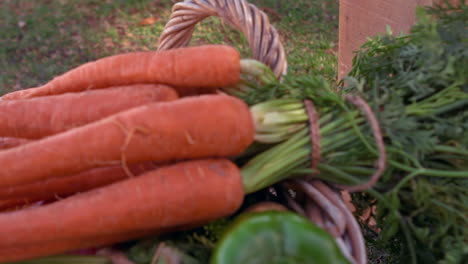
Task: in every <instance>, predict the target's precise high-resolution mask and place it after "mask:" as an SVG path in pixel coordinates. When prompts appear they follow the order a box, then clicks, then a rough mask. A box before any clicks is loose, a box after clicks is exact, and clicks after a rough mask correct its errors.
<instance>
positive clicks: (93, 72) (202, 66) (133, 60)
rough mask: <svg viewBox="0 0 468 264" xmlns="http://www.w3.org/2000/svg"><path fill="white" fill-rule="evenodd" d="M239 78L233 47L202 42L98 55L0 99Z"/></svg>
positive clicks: (195, 88) (201, 86) (205, 85)
mask: <svg viewBox="0 0 468 264" xmlns="http://www.w3.org/2000/svg"><path fill="white" fill-rule="evenodd" d="M239 80H240V55H239V52H238V51H237V50H236V49H235V48H233V47H229V46H224V45H203V46H197V47H186V48H178V49H172V50H166V51H152V52H132V53H125V54H118V55H114V56H110V57H105V58H101V59H99V60H96V61H92V62H88V63H86V64H83V65H81V66H79V67H77V68H75V69H72V70H70V71H68V72H66V73H64V74H62V75H60V76H58V77H56V78H54V79H53V80H51V81H50V82H48V83H46V84H45V85H43V86H39V87H36V88H29V89H25V90H21V91H16V92H11V93H8V94H6V95H4V96H3V97H1V99H3V100H18V99H27V98H32V97H37V96H46V95H53V94H61V93H67V92H79V91H84V90H89V89H98V88H106V87H111V86H118V85H128V84H137V83H159V84H167V85H170V86H174V87H175V88H176V89H177V91H178V92H179V93H180V94H181V95H185V94H194V93H199V92H213V91H214V90H216V89H217V88H219V87H222V86H229V85H233V84H235V83H237V82H238V81H239Z"/></svg>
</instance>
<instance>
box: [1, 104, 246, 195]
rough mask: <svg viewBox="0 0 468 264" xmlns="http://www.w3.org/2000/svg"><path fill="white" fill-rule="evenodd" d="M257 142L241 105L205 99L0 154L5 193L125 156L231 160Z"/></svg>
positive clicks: (148, 109)
mask: <svg viewBox="0 0 468 264" xmlns="http://www.w3.org/2000/svg"><path fill="white" fill-rule="evenodd" d="M116 123H118V124H120V125H119V126H117V125H116ZM137 128H138V129H137ZM132 129H137V130H135V132H134V133H129V131H132ZM253 140H254V128H253V121H252V116H251V114H250V110H249V108H248V106H247V105H246V104H245V103H244V102H243V101H242V100H240V99H237V98H234V97H231V96H226V95H203V96H198V97H186V98H182V99H179V100H176V101H172V102H162V103H154V104H148V105H145V106H141V107H137V108H133V109H130V110H127V111H124V112H121V113H118V114H115V115H113V116H110V117H108V118H105V119H102V120H99V121H97V122H94V123H91V124H88V125H85V126H81V127H78V128H75V129H72V130H69V131H66V132H63V133H60V134H57V135H54V136H50V137H46V138H44V139H41V140H36V141H34V142H31V143H28V144H27V145H25V146H20V147H16V148H13V149H8V150H4V151H0V164H2V170H0V188H1V187H8V186H15V185H21V184H27V183H32V182H35V181H40V180H44V179H47V178H52V177H57V176H60V175H70V174H74V173H79V172H82V171H85V170H88V169H91V168H95V167H102V166H104V165H111V164H114V165H115V164H120V163H121V160H122V158H123V156H124V159H125V163H128V164H129V165H131V164H136V163H141V162H146V161H155V162H172V161H176V160H182V159H200V158H211V157H229V156H233V155H237V154H239V153H241V152H242V151H244V150H245V149H246V148H247V147H248V146H249V145H250V144H251V143H252V142H253ZM123 147H125V148H124V149H123ZM45 164H47V165H46V166H45Z"/></svg>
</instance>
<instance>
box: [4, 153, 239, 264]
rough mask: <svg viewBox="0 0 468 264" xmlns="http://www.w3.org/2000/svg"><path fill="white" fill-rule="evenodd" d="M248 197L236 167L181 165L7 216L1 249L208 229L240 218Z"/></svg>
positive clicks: (198, 162) (202, 162)
mask: <svg viewBox="0 0 468 264" xmlns="http://www.w3.org/2000/svg"><path fill="white" fill-rule="evenodd" d="M243 196H244V189H243V184H242V177H241V175H240V171H239V169H238V167H237V166H236V165H235V164H234V163H232V162H231V161H229V160H226V159H210V160H196V161H187V162H181V163H177V164H174V165H169V166H166V167H162V168H159V169H156V170H154V171H150V172H147V173H144V174H142V175H141V176H138V177H135V178H131V179H127V180H125V181H121V182H117V183H114V184H112V185H109V186H105V187H102V188H98V189H94V190H91V191H88V192H85V193H81V194H77V195H73V196H71V197H69V198H66V199H63V200H60V201H57V202H54V203H51V204H47V205H44V206H39V207H35V208H29V209H27V210H19V211H13V212H4V213H1V214H0V248H9V247H20V246H21V245H28V244H35V243H45V242H47V241H65V240H73V239H80V238H83V239H86V238H89V237H102V236H109V235H112V234H117V233H132V232H135V231H138V230H165V229H171V228H174V227H180V226H187V225H193V224H194V223H196V224H199V223H207V222H209V221H212V220H214V219H217V218H220V217H224V216H227V215H230V214H232V213H234V211H235V210H237V209H238V208H239V207H240V205H241V203H242V201H243ZM87 246H94V245H93V244H89V245H87ZM4 260H5V259H4V258H3V257H2V255H1V254H0V261H4Z"/></svg>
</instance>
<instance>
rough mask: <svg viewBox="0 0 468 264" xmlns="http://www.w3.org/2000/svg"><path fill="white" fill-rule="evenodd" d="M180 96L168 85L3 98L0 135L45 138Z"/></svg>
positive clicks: (122, 87)
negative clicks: (21, 98) (25, 98)
mask: <svg viewBox="0 0 468 264" xmlns="http://www.w3.org/2000/svg"><path fill="white" fill-rule="evenodd" d="M177 98H178V95H177V93H176V92H175V90H173V89H172V88H170V87H168V86H165V85H153V84H144V85H130V86H121V87H114V88H110V89H103V90H94V91H86V92H81V93H68V94H61V95H55V96H46V97H37V98H33V99H30V100H13V101H8V100H6V101H5V100H1V101H0V136H10V137H21V138H42V137H45V136H49V135H52V134H56V133H59V132H63V131H66V130H69V129H72V128H74V127H78V126H82V125H84V124H87V123H91V122H93V121H96V120H99V119H102V118H104V117H107V116H109V115H112V114H115V113H118V112H121V111H123V110H127V109H130V108H133V107H137V106H141V105H144V104H147V103H152V102H159V101H172V100H175V99H177Z"/></svg>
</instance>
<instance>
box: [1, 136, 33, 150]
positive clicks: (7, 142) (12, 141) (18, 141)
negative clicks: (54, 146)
mask: <svg viewBox="0 0 468 264" xmlns="http://www.w3.org/2000/svg"><path fill="white" fill-rule="evenodd" d="M30 141H31V140H29V139H26V138H15V137H0V150H2V149H9V148H14V147H17V146H20V145H23V144H26V143H28V142H30Z"/></svg>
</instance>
